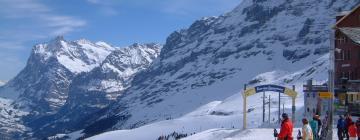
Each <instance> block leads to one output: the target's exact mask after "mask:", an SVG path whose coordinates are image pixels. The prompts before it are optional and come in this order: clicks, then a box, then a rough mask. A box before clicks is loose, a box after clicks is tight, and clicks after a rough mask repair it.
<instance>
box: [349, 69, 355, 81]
mask: <svg viewBox="0 0 360 140" xmlns="http://www.w3.org/2000/svg"><path fill="white" fill-rule="evenodd" d="M348 79H349V80H351V79H354V73H352V72H351V71H349V77H348Z"/></svg>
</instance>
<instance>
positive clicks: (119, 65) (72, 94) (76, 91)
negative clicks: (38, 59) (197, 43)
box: [31, 44, 161, 137]
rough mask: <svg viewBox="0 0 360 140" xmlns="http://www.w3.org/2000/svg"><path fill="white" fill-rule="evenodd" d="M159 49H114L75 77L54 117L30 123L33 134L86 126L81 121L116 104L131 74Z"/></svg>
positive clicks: (139, 46) (138, 46)
mask: <svg viewBox="0 0 360 140" xmlns="http://www.w3.org/2000/svg"><path fill="white" fill-rule="evenodd" d="M160 49H161V45H159V44H133V45H131V46H129V47H124V48H119V49H116V50H114V51H113V52H112V53H111V54H109V55H108V56H107V57H106V59H105V60H104V61H103V62H102V63H101V65H100V66H99V67H96V68H94V69H93V70H92V71H90V72H88V73H82V74H80V75H78V76H77V77H75V78H74V80H73V81H72V83H71V85H70V89H69V97H68V99H67V102H66V104H65V105H64V106H63V107H62V108H61V110H60V111H59V112H58V113H57V114H55V115H53V116H51V117H49V116H47V117H46V119H45V120H44V119H43V118H41V119H39V120H37V121H34V122H33V123H31V124H32V126H35V127H33V128H34V133H35V134H34V135H35V136H37V137H39V136H42V135H45V136H46V135H49V133H50V134H51V133H53V134H56V133H58V132H59V131H60V132H64V131H70V130H76V129H77V128H82V127H84V126H86V125H87V124H89V123H90V122H84V121H83V120H84V119H85V118H87V117H88V116H89V115H91V114H92V113H94V112H96V111H99V110H101V109H103V108H105V107H107V106H108V105H109V104H111V103H113V102H114V101H116V98H117V97H118V96H121V95H122V92H123V91H124V90H125V89H127V88H128V87H130V86H131V81H132V79H133V77H134V75H135V74H136V73H137V72H139V71H141V70H144V69H146V68H147V67H148V66H149V65H150V64H151V62H152V61H153V60H154V59H155V58H157V56H158V55H159V54H160ZM49 118H51V119H49Z"/></svg>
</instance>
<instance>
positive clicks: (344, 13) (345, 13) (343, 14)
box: [336, 11, 351, 16]
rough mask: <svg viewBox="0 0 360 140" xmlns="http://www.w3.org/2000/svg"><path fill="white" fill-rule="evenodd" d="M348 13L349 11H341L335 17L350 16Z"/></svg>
mask: <svg viewBox="0 0 360 140" xmlns="http://www.w3.org/2000/svg"><path fill="white" fill-rule="evenodd" d="M350 12H351V11H342V12H339V13H337V15H336V16H346V15H348V14H350Z"/></svg>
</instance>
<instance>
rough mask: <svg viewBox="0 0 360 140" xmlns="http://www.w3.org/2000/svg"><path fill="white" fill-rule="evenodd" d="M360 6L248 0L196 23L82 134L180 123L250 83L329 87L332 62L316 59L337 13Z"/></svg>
mask: <svg viewBox="0 0 360 140" xmlns="http://www.w3.org/2000/svg"><path fill="white" fill-rule="evenodd" d="M359 3H360V1H359V0H302V1H298V0H277V1H271V0H244V1H243V2H242V3H241V4H240V5H239V6H238V7H236V8H235V9H234V10H233V11H231V12H229V13H227V14H224V15H221V16H219V17H208V18H203V19H201V20H198V21H195V22H194V23H193V24H192V25H191V26H190V27H189V28H188V29H183V30H179V31H176V32H174V33H172V34H171V35H170V36H169V37H168V38H167V41H166V44H165V45H164V47H163V49H162V51H161V54H160V56H159V58H158V59H156V60H155V61H154V64H152V65H151V66H150V67H149V68H148V69H147V70H146V71H143V72H141V73H139V74H137V75H136V76H135V78H134V80H133V82H132V86H131V87H130V88H129V89H128V90H126V91H125V93H124V94H123V96H121V97H119V99H118V101H117V102H116V104H115V105H113V106H112V107H111V108H110V109H108V111H107V112H106V113H98V114H96V115H95V114H94V115H93V117H94V118H98V119H97V121H96V122H95V123H93V125H90V126H89V127H87V128H86V129H85V130H84V131H83V133H85V136H90V135H94V134H98V133H101V132H104V131H108V130H113V129H132V128H137V127H140V126H143V125H146V124H149V123H153V122H158V121H161V120H166V119H169V118H177V117H180V116H182V115H184V114H186V113H189V112H191V111H193V110H195V109H196V108H198V107H199V106H202V105H204V104H207V103H209V102H212V101H216V100H220V101H221V100H224V99H225V98H227V97H229V96H232V95H234V94H238V93H239V92H241V91H242V90H243V89H242V88H243V84H246V83H247V84H250V86H252V85H255V84H259V83H269V82H270V83H271V82H276V83H280V84H286V85H291V84H298V83H302V82H303V81H305V80H307V79H309V78H317V79H319V80H323V81H324V80H326V79H327V76H326V72H327V67H326V65H328V62H326V61H324V62H321V61H316V62H315V61H314V60H318V59H320V60H322V59H323V60H327V57H328V56H327V55H326V54H327V53H328V48H329V45H330V41H329V34H330V31H331V26H332V25H333V24H334V23H335V15H336V13H337V12H338V11H340V10H349V9H351V8H353V7H354V6H355V5H356V4H359ZM309 66H311V67H310V68H308V67H309ZM299 70H301V71H299ZM272 79H277V81H274V80H272ZM300 87H301V86H300ZM255 102H256V101H255ZM239 108H241V107H240V106H239ZM104 114H105V115H104ZM104 124H106V125H104Z"/></svg>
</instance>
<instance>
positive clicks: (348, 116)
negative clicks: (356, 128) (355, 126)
mask: <svg viewBox="0 0 360 140" xmlns="http://www.w3.org/2000/svg"><path fill="white" fill-rule="evenodd" d="M351 122H352V119H351V116H350V114H349V113H348V114H346V118H345V136H346V139H347V140H348V139H349V126H350V124H351Z"/></svg>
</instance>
